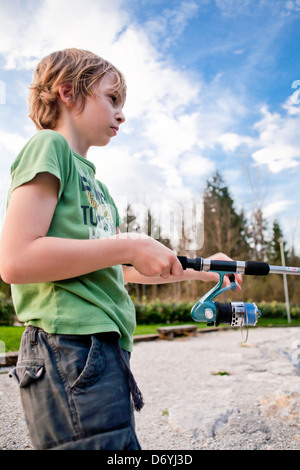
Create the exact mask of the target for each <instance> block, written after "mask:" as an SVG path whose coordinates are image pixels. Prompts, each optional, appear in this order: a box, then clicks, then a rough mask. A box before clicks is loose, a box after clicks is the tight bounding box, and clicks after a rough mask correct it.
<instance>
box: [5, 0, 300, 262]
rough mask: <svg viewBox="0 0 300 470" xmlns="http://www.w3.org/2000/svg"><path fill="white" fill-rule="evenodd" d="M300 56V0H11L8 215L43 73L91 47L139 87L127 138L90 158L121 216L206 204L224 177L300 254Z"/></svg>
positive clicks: (132, 95) (130, 105) (132, 98)
mask: <svg viewBox="0 0 300 470" xmlns="http://www.w3.org/2000/svg"><path fill="white" fill-rule="evenodd" d="M299 46H300V0H174V1H164V0H162V1H158V0H151V1H150V0H85V1H82V0H64V1H61V0H22V1H21V0H0V152H1V159H0V169H1V173H0V175H1V176H0V202H1V207H2V213H3V208H4V204H5V195H6V190H7V184H8V181H9V168H10V164H11V163H12V161H13V159H14V158H15V156H16V155H17V153H18V151H19V150H20V149H21V147H22V145H23V144H24V143H25V142H26V141H27V139H28V138H29V137H31V135H33V133H34V132H35V129H34V127H33V124H31V122H30V120H29V119H28V118H27V103H26V100H27V88H28V85H29V84H30V81H31V76H32V72H33V68H34V67H35V65H36V64H37V62H38V60H39V59H40V58H41V57H43V56H45V55H46V54H48V53H50V52H52V51H53V50H58V49H63V48H65V47H79V48H85V49H90V50H92V51H93V52H95V53H98V54H99V55H101V56H103V57H105V58H107V59H108V60H110V61H112V62H113V63H114V64H115V65H116V66H118V67H119V68H120V69H121V70H122V71H123V72H124V74H125V76H126V79H127V84H128V98H127V102H126V105H125V108H124V112H125V115H126V118H127V119H126V123H125V124H124V125H123V129H122V130H121V131H120V134H119V135H118V137H117V138H116V139H113V140H112V142H111V144H110V145H109V146H108V147H105V148H93V149H91V150H90V154H89V158H90V159H91V160H92V161H93V162H94V163H95V164H96V167H97V176H98V177H99V179H101V180H103V181H104V182H105V183H106V184H107V186H108V187H109V189H110V191H111V192H112V194H113V196H114V197H115V199H116V200H117V202H119V201H120V205H121V207H122V203H124V201H125V200H128V201H129V202H131V201H133V202H134V201H139V202H141V203H142V202H143V201H145V200H147V201H151V203H152V202H153V201H156V200H158V201H170V202H172V201H181V202H182V201H189V200H191V199H192V198H194V197H196V196H200V197H201V192H202V190H203V188H204V185H205V181H206V179H207V178H208V177H209V176H210V175H211V174H212V172H213V171H215V170H216V169H219V171H220V172H221V173H222V175H223V177H224V179H225V182H226V184H227V185H228V186H229V189H230V192H231V194H232V197H233V199H234V201H235V204H236V208H237V209H240V208H243V209H244V211H245V213H246V215H248V214H250V213H251V211H252V210H253V207H254V204H255V203H256V204H258V205H260V206H261V207H262V209H263V211H264V215H265V217H266V220H267V222H268V224H269V227H271V225H272V222H273V220H274V219H277V220H278V221H279V222H280V224H281V227H282V229H283V231H284V237H285V240H286V241H287V243H288V246H289V248H291V246H294V248H295V249H296V251H297V253H298V254H300V211H299V202H300V196H299V180H300V178H299V177H300V171H299V170H300V132H299V129H300V70H299V63H300V60H299V59H300V57H299V56H300V47H299ZM250 181H252V183H250ZM209 254H210V253H208V254H207V255H209Z"/></svg>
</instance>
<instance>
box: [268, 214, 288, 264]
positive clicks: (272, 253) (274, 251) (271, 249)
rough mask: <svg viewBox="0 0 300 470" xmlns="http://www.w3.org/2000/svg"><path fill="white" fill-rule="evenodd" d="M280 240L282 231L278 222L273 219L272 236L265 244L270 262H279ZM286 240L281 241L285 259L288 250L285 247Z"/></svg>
mask: <svg viewBox="0 0 300 470" xmlns="http://www.w3.org/2000/svg"><path fill="white" fill-rule="evenodd" d="M280 240H283V233H282V230H281V228H280V225H279V223H278V222H277V221H276V220H274V222H273V227H272V238H271V240H270V241H269V243H268V246H267V257H268V262H269V263H270V264H272V263H273V264H281V251H280ZM285 245H286V242H283V251H284V256H285V260H286V259H287V258H288V250H287V249H286V246H285Z"/></svg>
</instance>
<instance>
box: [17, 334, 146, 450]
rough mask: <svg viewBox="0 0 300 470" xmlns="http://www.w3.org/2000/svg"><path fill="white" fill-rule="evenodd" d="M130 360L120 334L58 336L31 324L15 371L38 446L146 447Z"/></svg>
mask: <svg viewBox="0 0 300 470" xmlns="http://www.w3.org/2000/svg"><path fill="white" fill-rule="evenodd" d="M120 352H121V354H122V357H120ZM129 360H130V353H128V352H127V351H121V349H120V347H119V340H118V335H117V334H115V333H106V334H96V335H54V334H48V333H46V332H45V331H44V330H42V329H40V328H36V327H27V328H26V330H25V332H24V333H23V336H22V341H21V346H20V351H19V358H18V362H17V365H16V368H15V369H13V371H12V372H11V375H12V376H14V377H15V378H16V379H17V381H18V384H19V387H20V394H21V401H22V406H23V411H24V415H25V419H26V422H27V427H28V431H29V435H30V438H31V441H32V445H33V447H34V449H37V450H42V449H44V450H45V449H53V450H141V447H140V444H139V442H138V439H137V437H136V433H135V427H134V412H133V406H132V401H131V396H130V386H129V380H128V373H127V372H128V370H129ZM124 362H125V363H126V364H125V366H124ZM126 368H127V371H126Z"/></svg>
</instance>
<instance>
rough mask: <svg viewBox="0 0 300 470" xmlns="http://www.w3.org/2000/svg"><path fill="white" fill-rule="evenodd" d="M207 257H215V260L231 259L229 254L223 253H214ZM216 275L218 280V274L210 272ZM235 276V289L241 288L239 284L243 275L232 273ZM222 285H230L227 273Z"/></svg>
mask: <svg viewBox="0 0 300 470" xmlns="http://www.w3.org/2000/svg"><path fill="white" fill-rule="evenodd" d="M208 259H216V260H223V261H232V258H229V256H227V255H225V254H224V253H216V254H215V255H212V256H209V257H208ZM211 274H213V275H214V276H215V277H216V281H218V280H219V275H218V274H216V273H211ZM234 277H235V283H236V287H237V290H241V288H242V287H241V284H242V282H243V277H242V275H241V274H234ZM224 286H226V287H227V286H230V280H229V275H226V276H224Z"/></svg>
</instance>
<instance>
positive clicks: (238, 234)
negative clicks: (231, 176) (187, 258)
mask: <svg viewBox="0 0 300 470" xmlns="http://www.w3.org/2000/svg"><path fill="white" fill-rule="evenodd" d="M204 250H205V252H206V253H207V254H208V253H216V252H219V251H222V252H224V253H226V254H227V255H228V256H230V257H232V258H235V259H237V258H242V257H247V256H248V254H249V245H248V242H247V228H246V221H245V217H244V214H243V211H241V212H240V213H238V212H237V211H236V209H235V208H234V201H233V199H232V197H231V195H230V193H229V189H228V187H227V186H226V185H225V183H224V180H223V178H222V176H221V174H220V173H219V172H218V171H217V172H216V173H215V174H214V175H213V176H212V178H211V179H209V180H208V181H207V185H206V189H205V192H204Z"/></svg>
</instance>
